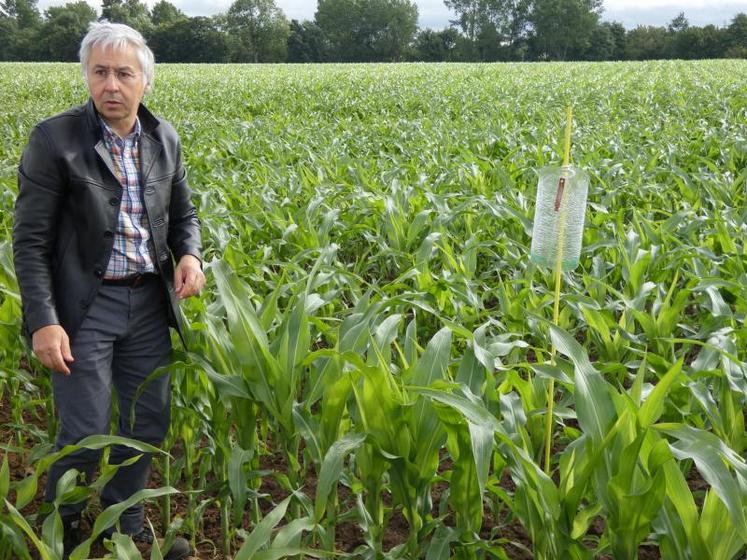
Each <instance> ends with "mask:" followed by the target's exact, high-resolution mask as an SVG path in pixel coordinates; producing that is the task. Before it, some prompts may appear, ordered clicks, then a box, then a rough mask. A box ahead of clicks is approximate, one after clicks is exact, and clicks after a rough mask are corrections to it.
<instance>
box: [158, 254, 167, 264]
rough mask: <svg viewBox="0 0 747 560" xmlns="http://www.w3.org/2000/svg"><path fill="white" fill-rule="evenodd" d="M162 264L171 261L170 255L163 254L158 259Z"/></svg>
mask: <svg viewBox="0 0 747 560" xmlns="http://www.w3.org/2000/svg"><path fill="white" fill-rule="evenodd" d="M158 258H159V259H160V260H161V262H163V261H167V260H169V254H168V253H161V254H160V255H159V257H158Z"/></svg>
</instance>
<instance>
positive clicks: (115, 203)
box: [109, 196, 119, 206]
mask: <svg viewBox="0 0 747 560" xmlns="http://www.w3.org/2000/svg"><path fill="white" fill-rule="evenodd" d="M109 204H111V205H112V206H116V205H117V204H119V199H118V198H117V197H115V196H113V197H112V198H110V199H109Z"/></svg>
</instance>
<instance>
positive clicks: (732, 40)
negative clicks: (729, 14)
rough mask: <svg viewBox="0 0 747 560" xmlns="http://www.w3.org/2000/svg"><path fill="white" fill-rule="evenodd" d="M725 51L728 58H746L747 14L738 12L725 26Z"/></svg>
mask: <svg viewBox="0 0 747 560" xmlns="http://www.w3.org/2000/svg"><path fill="white" fill-rule="evenodd" d="M725 41H726V51H725V52H724V56H726V57H728V58H747V14H742V13H739V14H737V15H736V16H734V19H733V20H731V23H730V24H729V27H727V28H726V38H725Z"/></svg>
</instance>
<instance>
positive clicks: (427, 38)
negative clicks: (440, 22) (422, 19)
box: [413, 27, 459, 62]
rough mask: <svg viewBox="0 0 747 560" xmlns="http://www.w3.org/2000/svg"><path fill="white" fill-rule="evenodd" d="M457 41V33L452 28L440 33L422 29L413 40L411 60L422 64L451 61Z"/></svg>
mask: <svg viewBox="0 0 747 560" xmlns="http://www.w3.org/2000/svg"><path fill="white" fill-rule="evenodd" d="M458 40H459V32H458V31H457V30H456V29H454V28H453V27H449V28H446V29H443V30H441V31H434V30H432V29H423V30H422V31H420V33H418V35H417V37H416V38H415V44H414V46H413V59H414V60H421V61H423V62H443V61H447V62H448V61H452V60H454V52H455V49H456V46H457V41H458Z"/></svg>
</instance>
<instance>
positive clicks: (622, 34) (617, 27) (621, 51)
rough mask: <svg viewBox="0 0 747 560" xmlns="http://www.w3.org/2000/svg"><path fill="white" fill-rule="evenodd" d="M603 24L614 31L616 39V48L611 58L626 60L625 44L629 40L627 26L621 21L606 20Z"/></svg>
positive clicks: (613, 36) (613, 35) (613, 34)
mask: <svg viewBox="0 0 747 560" xmlns="http://www.w3.org/2000/svg"><path fill="white" fill-rule="evenodd" d="M602 25H604V26H606V27H607V28H609V30H610V33H612V38H613V39H614V41H615V49H614V50H613V52H612V56H611V57H610V60H624V59H625V46H626V44H627V41H628V34H627V31H626V30H625V26H623V24H622V23H620V22H619V21H613V22H608V21H605V22H604V23H603V24H602Z"/></svg>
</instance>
